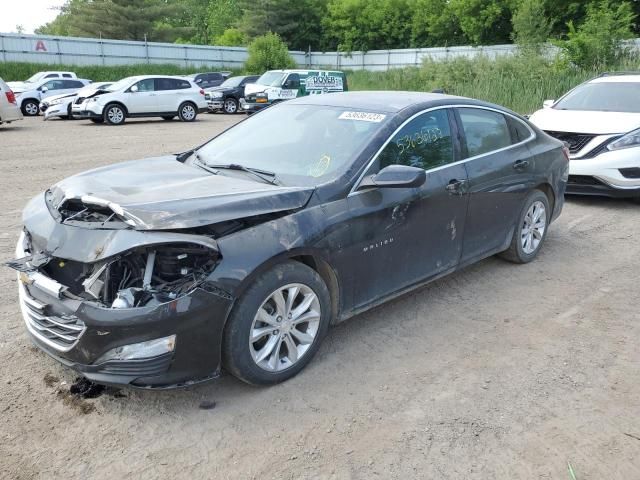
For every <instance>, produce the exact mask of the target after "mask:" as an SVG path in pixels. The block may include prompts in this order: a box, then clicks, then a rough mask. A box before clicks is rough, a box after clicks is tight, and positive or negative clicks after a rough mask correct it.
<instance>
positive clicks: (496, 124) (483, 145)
mask: <svg viewBox="0 0 640 480" xmlns="http://www.w3.org/2000/svg"><path fill="white" fill-rule="evenodd" d="M458 112H459V113H460V120H461V121H462V129H463V130H464V136H465V138H466V139H467V151H468V156H469V157H475V156H476V155H482V154H483V153H488V152H492V151H494V150H499V149H501V148H504V147H508V146H509V145H511V133H510V131H509V126H508V125H507V119H506V118H505V116H504V115H502V114H501V113H498V112H493V111H491V110H483V109H480V108H460V109H458Z"/></svg>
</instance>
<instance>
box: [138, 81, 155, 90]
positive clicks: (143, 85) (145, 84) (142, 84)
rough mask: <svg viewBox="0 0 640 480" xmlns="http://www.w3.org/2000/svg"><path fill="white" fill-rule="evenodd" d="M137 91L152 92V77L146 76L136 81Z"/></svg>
mask: <svg viewBox="0 0 640 480" xmlns="http://www.w3.org/2000/svg"><path fill="white" fill-rule="evenodd" d="M136 86H137V87H138V91H139V92H153V91H154V90H155V86H154V79H153V78H146V79H144V80H140V81H139V82H138V83H136Z"/></svg>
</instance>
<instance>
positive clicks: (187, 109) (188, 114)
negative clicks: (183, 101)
mask: <svg viewBox="0 0 640 480" xmlns="http://www.w3.org/2000/svg"><path fill="white" fill-rule="evenodd" d="M195 116H196V109H195V108H193V105H191V104H187V105H185V106H184V107H182V118H184V119H185V120H193V119H194V118H195Z"/></svg>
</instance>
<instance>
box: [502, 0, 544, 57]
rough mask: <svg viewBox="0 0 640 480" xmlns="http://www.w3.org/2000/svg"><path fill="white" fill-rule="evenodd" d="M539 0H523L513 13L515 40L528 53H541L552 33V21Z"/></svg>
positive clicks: (513, 35)
mask: <svg viewBox="0 0 640 480" xmlns="http://www.w3.org/2000/svg"><path fill="white" fill-rule="evenodd" d="M545 15H546V14H545V10H544V5H543V4H542V3H541V2H540V1H539V0H521V3H520V5H519V6H518V9H517V10H516V11H515V13H514V14H513V18H512V20H511V23H512V24H513V34H512V37H513V40H514V41H515V42H516V43H517V44H518V46H519V47H520V48H521V49H522V50H524V51H525V52H527V53H540V52H541V51H542V47H543V45H544V43H545V42H546V41H547V40H548V39H549V36H550V35H551V27H552V25H551V22H550V21H549V20H548V19H547V17H546V16H545Z"/></svg>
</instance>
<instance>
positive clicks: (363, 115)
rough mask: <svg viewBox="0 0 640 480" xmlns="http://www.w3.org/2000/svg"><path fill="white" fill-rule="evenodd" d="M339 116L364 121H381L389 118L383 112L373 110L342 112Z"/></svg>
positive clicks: (341, 118) (344, 118) (342, 118)
mask: <svg viewBox="0 0 640 480" xmlns="http://www.w3.org/2000/svg"><path fill="white" fill-rule="evenodd" d="M338 118H339V119H340V120H360V121H362V122H373V123H380V122H381V121H383V120H384V119H385V118H387V116H386V115H384V114H382V113H371V112H342V113H341V114H340V116H339V117H338Z"/></svg>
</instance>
